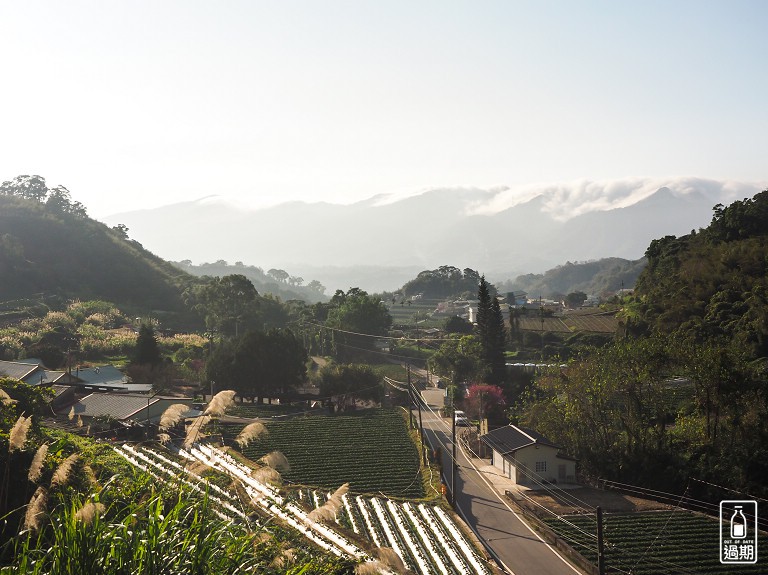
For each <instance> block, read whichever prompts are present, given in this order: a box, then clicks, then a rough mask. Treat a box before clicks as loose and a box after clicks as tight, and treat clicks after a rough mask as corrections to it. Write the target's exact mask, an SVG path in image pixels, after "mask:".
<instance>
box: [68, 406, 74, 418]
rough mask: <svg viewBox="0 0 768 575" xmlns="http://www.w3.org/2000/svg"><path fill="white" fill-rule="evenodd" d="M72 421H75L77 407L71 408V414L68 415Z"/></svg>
mask: <svg viewBox="0 0 768 575" xmlns="http://www.w3.org/2000/svg"><path fill="white" fill-rule="evenodd" d="M67 417H68V418H69V420H70V421H73V420H74V419H75V406H74V405H73V406H72V407H70V408H69V414H68V415H67Z"/></svg>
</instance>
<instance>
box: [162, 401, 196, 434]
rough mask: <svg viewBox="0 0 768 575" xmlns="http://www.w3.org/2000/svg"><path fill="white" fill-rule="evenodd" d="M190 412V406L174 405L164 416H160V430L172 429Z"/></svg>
mask: <svg viewBox="0 0 768 575" xmlns="http://www.w3.org/2000/svg"><path fill="white" fill-rule="evenodd" d="M188 411H189V406H188V405H184V404H183V403H174V404H173V405H171V406H169V407H168V409H166V410H165V411H164V412H163V415H161V416H160V425H159V426H158V429H159V430H160V431H165V430H167V429H170V428H171V427H173V426H174V425H176V424H177V423H178V422H179V421H181V417H182V416H183V415H184V414H185V413H186V412H188Z"/></svg>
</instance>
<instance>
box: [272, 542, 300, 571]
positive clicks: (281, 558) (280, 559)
mask: <svg viewBox="0 0 768 575" xmlns="http://www.w3.org/2000/svg"><path fill="white" fill-rule="evenodd" d="M295 561H296V550H295V549H292V548H290V547H287V548H285V549H283V550H282V551H280V555H278V556H277V557H275V558H274V559H273V560H272V563H270V567H273V568H275V569H285V568H286V567H287V566H288V565H291V564H292V563H294V562H295Z"/></svg>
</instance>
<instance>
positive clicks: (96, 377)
mask: <svg viewBox="0 0 768 575" xmlns="http://www.w3.org/2000/svg"><path fill="white" fill-rule="evenodd" d="M72 375H74V376H75V377H77V378H78V379H80V380H81V381H83V382H84V383H87V384H89V385H100V384H105V383H128V378H127V377H126V375H125V374H124V373H123V372H122V371H120V370H119V369H117V368H116V367H115V366H113V365H100V366H98V367H86V368H82V367H79V368H77V369H76V370H75V371H73V372H72Z"/></svg>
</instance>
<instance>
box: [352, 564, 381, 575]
mask: <svg viewBox="0 0 768 575" xmlns="http://www.w3.org/2000/svg"><path fill="white" fill-rule="evenodd" d="M386 571H388V569H387V568H386V566H385V565H384V564H383V563H381V562H380V561H366V562H365V563H360V564H358V565H357V567H355V575H380V574H381V573H384V572H386Z"/></svg>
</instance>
